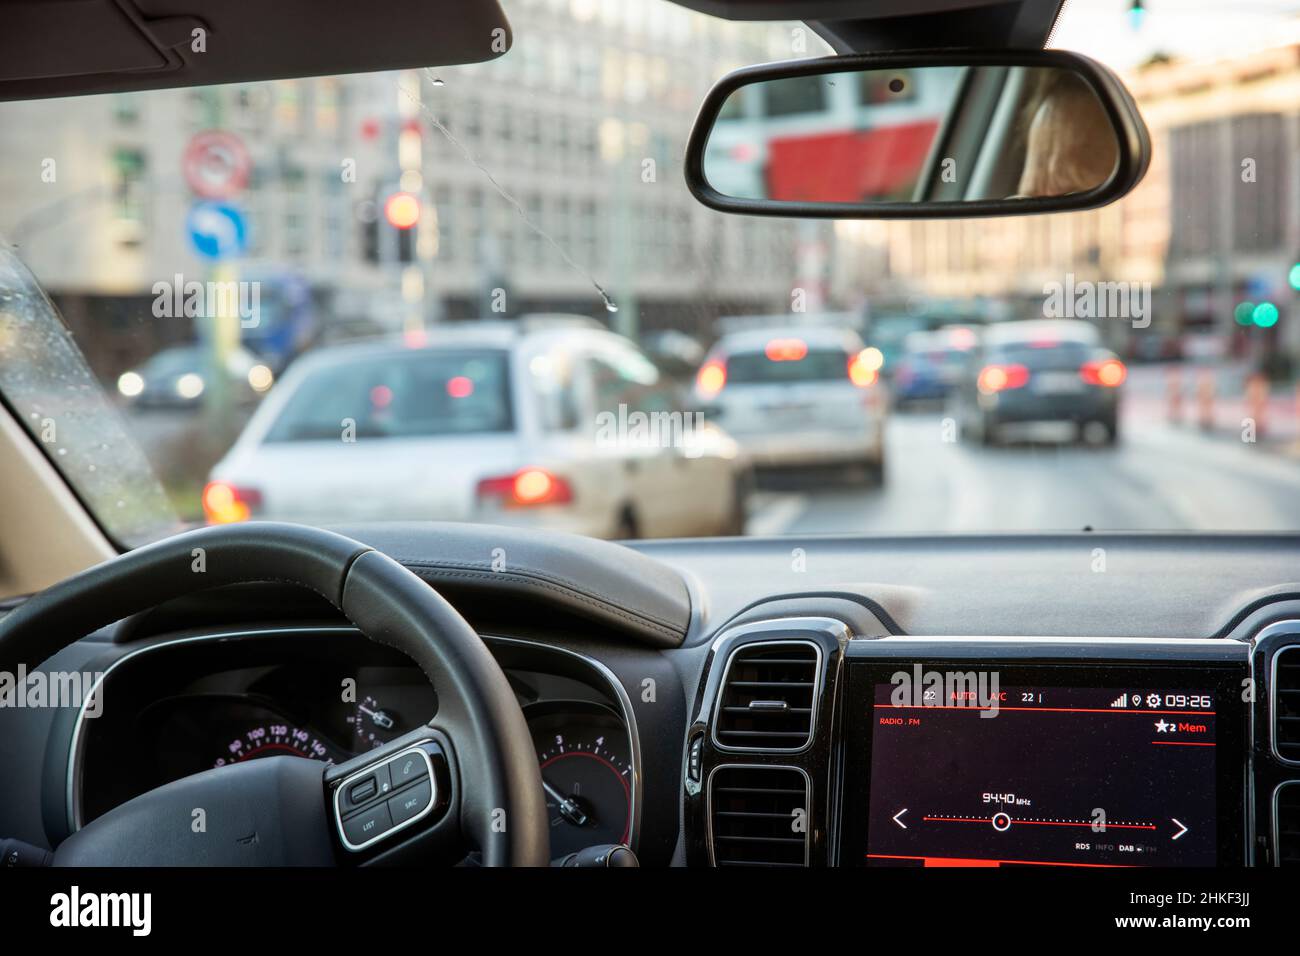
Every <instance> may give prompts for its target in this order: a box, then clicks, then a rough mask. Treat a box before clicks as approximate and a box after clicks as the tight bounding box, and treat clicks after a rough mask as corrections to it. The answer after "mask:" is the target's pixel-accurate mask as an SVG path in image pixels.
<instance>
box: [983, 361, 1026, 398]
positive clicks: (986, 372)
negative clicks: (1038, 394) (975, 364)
mask: <svg viewBox="0 0 1300 956" xmlns="http://www.w3.org/2000/svg"><path fill="white" fill-rule="evenodd" d="M1028 381H1029V369H1027V368H1025V367H1024V366H1023V365H985V366H984V367H983V368H982V369H980V375H979V379H978V381H977V383H976V384H977V385H978V387H979V390H980V391H981V392H983V393H984V394H985V395H993V394H996V393H997V392H1002V391H1005V390H1006V389H1009V388H1024V386H1025V384H1026V383H1027V382H1028Z"/></svg>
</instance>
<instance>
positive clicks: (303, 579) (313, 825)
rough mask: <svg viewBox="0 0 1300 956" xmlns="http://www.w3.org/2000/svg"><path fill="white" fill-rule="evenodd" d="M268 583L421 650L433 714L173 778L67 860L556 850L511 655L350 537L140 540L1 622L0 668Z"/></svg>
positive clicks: (302, 532)
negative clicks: (375, 732)
mask: <svg viewBox="0 0 1300 956" xmlns="http://www.w3.org/2000/svg"><path fill="white" fill-rule="evenodd" d="M264 581H274V582H280V583H285V584H294V585H300V586H302V587H306V588H310V589H311V590H313V591H315V592H316V593H317V594H319V595H321V596H322V597H324V598H325V599H326V600H328V601H329V602H330V603H331V604H332V605H333V606H334V607H336V608H338V610H340V611H341V612H342V613H343V614H344V616H346V617H347V618H348V619H349V620H350V621H351V622H352V623H353V624H355V625H356V626H357V627H358V628H359V629H360V630H361V632H362V633H364V634H365V635H366V636H367V637H369V638H370V639H371V640H372V641H377V642H379V643H381V644H386V645H389V646H391V647H394V648H396V649H397V650H399V651H402V652H403V653H405V654H406V655H407V656H409V657H410V658H411V659H412V660H414V661H415V663H416V664H418V665H419V666H420V668H421V669H422V670H423V671H424V674H425V676H426V677H427V678H428V680H429V681H430V682H431V683H432V684H434V686H435V687H436V689H437V693H438V711H437V714H436V716H435V717H434V719H433V720H432V721H431V722H430V723H429V724H428V725H427V726H425V727H422V728H420V729H418V730H416V731H413V732H412V733H410V734H408V735H406V736H404V737H401V738H399V739H397V740H395V741H393V742H391V743H389V744H386V745H385V746H384V747H382V748H380V749H377V750H372V751H370V752H369V753H366V754H363V755H361V756H358V757H355V758H353V759H352V760H350V761H348V762H347V763H344V764H341V765H339V766H337V767H326V766H324V765H322V764H321V763H318V762H317V761H314V760H306V759H303V758H301V757H290V756H280V757H265V758H260V759H257V760H251V761H246V762H241V763H233V764H229V765H227V766H224V767H219V768H217V769H214V770H208V771H205V772H203V773H199V774H195V775H193V776H190V777H185V778H183V779H181V780H176V781H173V782H172V783H168V784H165V785H164V786H161V787H158V788H157V789H154V790H150V791H148V792H147V793H144V794H141V795H140V796H138V797H135V798H134V799H132V800H130V801H128V802H126V803H124V804H122V805H121V806H118V807H116V808H115V809H113V810H111V811H109V812H108V813H106V814H104V815H103V816H101V817H99V818H98V819H96V820H93V821H91V822H90V823H89V824H88V825H86V826H85V827H83V828H82V829H81V830H79V831H77V832H76V833H74V834H73V835H72V836H70V837H69V838H68V839H67V840H65V841H64V842H63V843H62V844H61V845H60V846H59V847H58V848H57V850H56V851H55V854H54V863H55V865H88V866H187V865H190V866H193V865H211V866H241V865H244V866H250V865H251V866H294V865H331V864H342V865H347V864H353V863H364V862H372V861H375V860H376V859H377V858H380V857H388V858H389V859H393V858H402V859H410V858H413V857H415V856H416V855H417V854H418V855H419V856H420V858H422V859H426V860H429V859H432V860H436V861H438V862H443V863H454V862H459V861H461V860H464V859H465V858H466V856H467V854H468V853H469V852H470V851H471V850H474V849H477V850H478V851H479V853H480V854H481V858H482V862H483V864H484V865H486V866H547V865H548V864H549V863H550V839H549V830H548V827H547V817H546V805H545V798H544V795H543V790H542V778H541V774H540V772H539V771H538V769H537V761H536V760H535V759H534V758H533V745H532V740H531V738H530V736H529V731H528V726H527V724H526V723H525V722H524V716H523V713H522V711H520V709H519V706H518V704H517V703H516V701H515V695H514V692H513V691H512V690H511V689H510V685H509V684H508V683H507V682H506V678H505V675H504V674H503V673H502V672H501V668H500V667H499V666H497V663H496V661H495V660H494V659H493V657H492V655H491V654H490V653H489V652H488V650H487V648H486V647H485V646H484V644H483V642H482V641H481V640H480V639H479V637H478V635H477V634H476V633H475V632H474V630H473V629H472V628H471V627H470V626H469V624H468V623H466V621H465V619H464V618H463V617H461V616H460V614H458V613H457V612H456V610H455V609H454V608H453V607H452V606H451V605H450V604H448V603H447V602H446V601H445V600H444V599H443V598H442V597H441V596H440V595H439V594H438V593H437V592H436V591H434V590H433V588H431V587H429V585H428V584H426V583H425V582H423V581H421V580H420V579H419V578H417V577H416V576H415V575H414V574H412V573H411V572H410V571H408V570H407V569H406V568H404V567H402V565H400V564H398V563H397V562H396V561H394V560H392V559H391V558H389V557H388V556H386V555H384V554H381V553H380V552H378V551H375V550H373V549H371V548H368V547H366V546H365V545H363V544H360V543H358V542H356V541H353V540H352V539H350V538H346V537H344V536H342V535H339V534H334V533H333V532H329V531H322V530H320V529H317V528H310V527H306V526H302V525H292V524H280V523H275V522H253V523H249V524H241V525H226V526H219V527H211V528H204V529H201V530H198V531H192V532H187V533H185V534H180V535H176V536H175V537H171V538H167V539H165V540H163V541H159V542H157V543H155V544H151V545H147V546H145V547H142V548H139V549H137V550H134V551H130V552H127V553H126V554H124V555H122V556H120V557H118V558H114V559H113V560H111V561H107V562H105V563H104V564H100V565H96V566H95V567H93V568H90V569H88V570H86V571H84V572H82V573H81V574H78V575H76V576H75V577H72V578H69V579H67V580H66V581H63V582H61V583H59V584H56V585H54V586H53V587H51V588H48V589H47V590H45V591H43V592H41V593H40V594H37V595H36V596H34V597H32V598H31V599H30V600H28V601H26V602H24V603H23V604H22V605H20V606H19V607H18V609H17V610H15V611H13V612H12V613H11V614H9V615H8V616H6V617H5V618H4V619H3V621H0V667H3V668H6V669H8V670H10V672H11V673H12V672H16V671H17V668H18V666H19V665H26V667H27V668H28V669H29V670H30V669H34V668H35V667H36V666H37V665H39V664H40V663H41V662H43V661H45V660H46V659H48V658H49V657H50V656H51V655H52V654H54V653H55V652H57V651H59V650H61V649H62V648H63V647H65V646H67V645H69V644H71V643H73V642H75V641H76V640H77V639H79V638H80V637H82V636H83V635H85V634H87V633H89V632H91V631H93V630H96V629H97V628H100V627H103V626H105V625H107V624H111V623H112V622H114V621H117V620H120V619H122V618H124V617H127V616H128V615H130V614H135V613H138V612H140V611H144V610H147V609H149V608H151V607H153V606H155V605H157V604H159V603H161V602H163V601H167V600H171V599H172V598H177V597H182V596H184V595H186V594H190V593H193V592H196V591H201V590H205V589H207V588H213V587H218V586H221V585H227V584H243V583H251V582H264ZM102 705H103V706H106V707H112V706H113V701H112V699H111V698H110V699H107V700H105V701H103V702H102ZM200 820H201V821H202V823H201V825H200ZM399 847H400V848H401V850H402V852H401V853H400V854H396V853H393V852H391V851H393V850H395V849H397V848H399Z"/></svg>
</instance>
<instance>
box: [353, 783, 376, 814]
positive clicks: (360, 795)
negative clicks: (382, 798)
mask: <svg viewBox="0 0 1300 956" xmlns="http://www.w3.org/2000/svg"><path fill="white" fill-rule="evenodd" d="M378 793H379V782H378V781H377V780H376V779H375V778H374V777H367V778H366V779H365V780H362V781H361V782H360V783H354V784H353V785H352V786H350V787H348V803H350V804H351V805H352V806H354V807H359V806H361V804H363V803H365V802H366V801H367V800H369V799H370V798H371V797H373V796H376V795H377V794H378Z"/></svg>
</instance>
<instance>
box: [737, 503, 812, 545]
mask: <svg viewBox="0 0 1300 956" xmlns="http://www.w3.org/2000/svg"><path fill="white" fill-rule="evenodd" d="M751 503H752V504H753V505H754V506H755V511H754V513H753V514H751V515H750V516H749V520H748V521H746V522H745V534H747V535H757V536H764V535H779V534H785V533H786V529H788V528H789V527H790V526H791V525H792V524H794V523H795V522H796V521H797V520H798V519H799V518H800V517H801V516H802V515H803V513H804V511H806V510H807V508H808V496H807V495H803V494H791V495H778V494H773V495H766V494H760V495H755V496H754V497H753V498H752V499H751Z"/></svg>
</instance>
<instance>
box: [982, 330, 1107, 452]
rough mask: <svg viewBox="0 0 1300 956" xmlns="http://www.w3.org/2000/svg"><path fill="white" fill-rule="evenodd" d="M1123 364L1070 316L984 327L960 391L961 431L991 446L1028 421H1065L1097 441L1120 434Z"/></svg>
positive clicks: (1081, 436) (1086, 438)
mask: <svg viewBox="0 0 1300 956" xmlns="http://www.w3.org/2000/svg"><path fill="white" fill-rule="evenodd" d="M1127 377H1128V370H1127V369H1126V368H1125V367H1124V363H1123V362H1121V361H1120V360H1119V358H1118V357H1117V356H1116V355H1115V353H1113V352H1111V351H1109V350H1107V349H1105V348H1103V347H1102V345H1101V337H1100V335H1099V334H1098V332H1097V329H1096V328H1095V327H1094V326H1092V325H1089V324H1088V323H1087V322H1080V321H1076V320H1068V319H1061V320H1053V319H1047V320H1034V321H1027V322H1007V323H1002V324H998V325H991V326H989V327H988V328H987V329H986V330H985V332H984V334H983V337H982V338H981V340H980V344H979V346H978V347H977V348H976V349H975V350H974V351H973V352H972V353H971V356H970V360H969V362H968V364H967V367H966V374H965V375H964V377H963V380H962V383H961V386H960V389H959V392H958V415H959V419H960V422H961V427H962V432H963V434H965V435H968V436H971V437H973V438H974V439H976V440H977V441H979V442H981V443H983V444H985V445H992V444H997V443H998V442H1000V441H1003V440H1004V439H1005V438H1007V437H1008V436H1010V435H1013V434H1014V433H1015V432H1016V431H1017V430H1019V431H1020V432H1021V433H1022V434H1024V433H1027V432H1028V431H1029V427H1030V426H1038V425H1041V424H1049V423H1050V424H1058V423H1060V424H1067V425H1072V426H1074V432H1073V434H1074V436H1075V437H1077V438H1078V439H1080V440H1083V441H1087V442H1090V443H1097V444H1114V443H1115V441H1116V440H1117V439H1118V438H1119V405H1120V394H1121V391H1122V389H1121V386H1122V385H1123V384H1124V380H1125V379H1126V378H1127Z"/></svg>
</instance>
